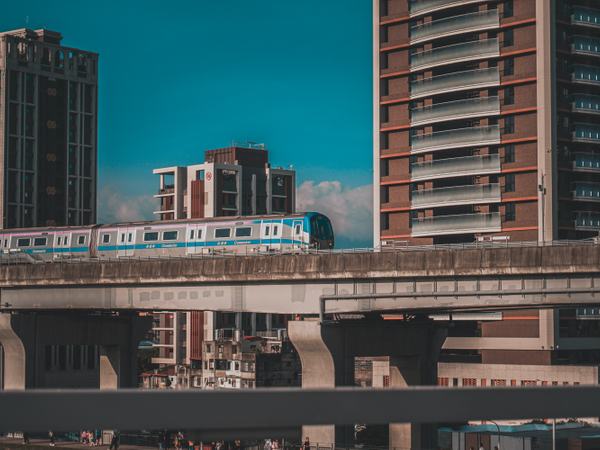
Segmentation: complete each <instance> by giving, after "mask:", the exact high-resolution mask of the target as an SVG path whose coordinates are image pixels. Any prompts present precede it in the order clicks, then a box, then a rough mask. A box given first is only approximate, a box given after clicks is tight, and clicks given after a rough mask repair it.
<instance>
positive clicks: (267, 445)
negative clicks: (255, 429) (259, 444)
mask: <svg viewBox="0 0 600 450" xmlns="http://www.w3.org/2000/svg"><path fill="white" fill-rule="evenodd" d="M272 447H273V446H272V444H271V439H265V445H264V447H263V450H271V449H272Z"/></svg>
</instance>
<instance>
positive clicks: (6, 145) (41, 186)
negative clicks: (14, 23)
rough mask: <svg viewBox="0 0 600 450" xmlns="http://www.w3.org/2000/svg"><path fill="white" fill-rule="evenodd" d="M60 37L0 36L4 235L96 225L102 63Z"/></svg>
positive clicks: (37, 33)
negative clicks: (8, 231) (18, 230)
mask: <svg viewBox="0 0 600 450" xmlns="http://www.w3.org/2000/svg"><path fill="white" fill-rule="evenodd" d="M61 40H62V36H61V35H60V33H57V32H54V31H49V30H44V29H41V30H30V29H26V28H24V29H20V30H14V31H8V32H4V33H0V158H1V161H0V167H2V170H0V186H2V195H0V216H1V217H2V227H3V228H15V227H33V226H55V225H57V226H60V225H87V224H92V223H95V222H96V179H97V176H96V175H97V174H96V172H97V169H96V161H97V111H98V101H97V98H98V96H97V93H98V55H97V54H96V53H92V52H87V51H82V50H78V49H75V48H69V47H64V46H62V45H61Z"/></svg>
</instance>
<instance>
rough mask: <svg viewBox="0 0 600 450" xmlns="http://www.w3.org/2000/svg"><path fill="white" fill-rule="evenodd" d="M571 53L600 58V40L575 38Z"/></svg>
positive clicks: (582, 37)
mask: <svg viewBox="0 0 600 450" xmlns="http://www.w3.org/2000/svg"><path fill="white" fill-rule="evenodd" d="M571 52H572V53H575V54H578V55H590V56H598V57H600V39H594V38H588V37H584V36H575V38H574V39H573V44H571Z"/></svg>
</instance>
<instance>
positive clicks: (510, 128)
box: [504, 116, 515, 134]
mask: <svg viewBox="0 0 600 450" xmlns="http://www.w3.org/2000/svg"><path fill="white" fill-rule="evenodd" d="M514 132H515V117H514V116H507V117H505V118H504V133H505V134H513V133H514Z"/></svg>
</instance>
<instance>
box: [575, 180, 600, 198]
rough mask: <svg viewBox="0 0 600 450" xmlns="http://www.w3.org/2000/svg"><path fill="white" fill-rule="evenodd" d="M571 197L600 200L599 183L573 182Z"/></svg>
mask: <svg viewBox="0 0 600 450" xmlns="http://www.w3.org/2000/svg"><path fill="white" fill-rule="evenodd" d="M573 198H575V199H579V200H593V201H600V183H575V189H574V191H573Z"/></svg>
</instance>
